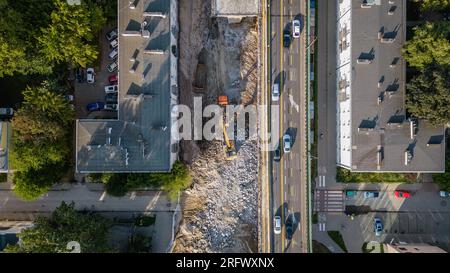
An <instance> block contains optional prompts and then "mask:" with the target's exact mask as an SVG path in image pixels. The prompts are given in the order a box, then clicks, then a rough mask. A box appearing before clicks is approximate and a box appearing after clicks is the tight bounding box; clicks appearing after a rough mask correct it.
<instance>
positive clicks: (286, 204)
mask: <svg viewBox="0 0 450 273" xmlns="http://www.w3.org/2000/svg"><path fill="white" fill-rule="evenodd" d="M305 13H306V1H304V0H282V1H272V2H271V4H270V9H269V15H268V16H269V23H268V32H269V34H268V37H269V44H270V49H269V55H270V56H269V61H268V62H269V65H268V67H269V71H270V74H271V84H273V83H278V84H279V85H280V93H281V96H280V100H279V102H272V103H273V104H279V106H280V126H279V127H280V148H281V160H280V161H279V162H275V161H272V164H271V167H272V169H271V170H269V172H270V173H271V175H272V176H271V182H272V190H271V193H272V196H271V200H272V202H271V204H272V216H274V215H279V216H281V218H282V223H283V228H282V232H281V234H279V235H276V234H274V233H273V231H272V236H271V245H272V251H273V252H275V253H282V252H293V253H302V252H307V223H306V215H307V204H306V203H307V200H306V194H307V193H306V184H307V178H306V160H307V158H306V141H307V140H306V137H307V135H306V134H307V133H306V96H307V94H306V86H305V80H306V72H305V68H306V46H305V44H306V37H305V35H306V30H305V23H306V22H305V17H304V15H305ZM294 18H299V19H300V18H301V21H302V25H303V26H302V34H301V36H300V38H297V39H294V38H292V37H291V44H290V45H289V47H284V46H283V32H284V31H285V30H289V32H290V33H291V32H292V28H291V25H292V20H293V19H294ZM269 88H271V86H270V87H269ZM272 129H274V128H272ZM285 134H289V135H290V137H291V142H292V149H291V152H290V153H289V154H285V153H284V152H283V145H282V138H283V135H285ZM270 159H272V157H271V158H270ZM302 215H304V216H305V217H303V216H302ZM289 218H290V219H291V221H292V222H293V232H291V233H289V232H286V228H285V227H286V226H285V225H284V223H286V221H287V220H288V219H289Z"/></svg>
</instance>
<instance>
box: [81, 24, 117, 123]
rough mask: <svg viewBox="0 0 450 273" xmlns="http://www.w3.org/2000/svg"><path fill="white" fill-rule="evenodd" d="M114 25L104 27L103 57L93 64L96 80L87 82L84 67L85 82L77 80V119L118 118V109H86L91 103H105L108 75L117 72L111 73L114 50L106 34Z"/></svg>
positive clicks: (102, 35) (101, 43)
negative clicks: (109, 66)
mask: <svg viewBox="0 0 450 273" xmlns="http://www.w3.org/2000/svg"><path fill="white" fill-rule="evenodd" d="M113 28H114V26H110V27H105V28H103V29H102V33H101V35H100V48H101V58H100V62H99V63H98V64H93V65H92V66H89V67H93V68H94V70H95V82H94V83H87V82H86V69H82V73H83V78H84V80H83V82H81V83H80V82H78V81H77V80H75V111H76V117H77V119H116V118H117V111H107V110H100V111H88V110H87V109H86V107H87V105H88V104H89V103H94V102H102V103H105V86H107V85H109V81H108V77H109V76H111V75H113V74H115V73H117V70H116V71H115V72H113V73H109V72H108V70H107V67H108V65H109V64H110V63H112V62H113V61H112V60H111V59H109V57H108V55H109V53H110V52H111V51H112V49H111V48H110V45H109V41H108V40H107V39H106V37H105V35H106V33H108V32H109V31H110V30H112V29H113Z"/></svg>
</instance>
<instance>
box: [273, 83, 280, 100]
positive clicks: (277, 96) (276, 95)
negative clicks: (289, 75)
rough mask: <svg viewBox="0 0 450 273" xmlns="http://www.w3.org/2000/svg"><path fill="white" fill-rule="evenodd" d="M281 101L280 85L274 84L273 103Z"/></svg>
mask: <svg viewBox="0 0 450 273" xmlns="http://www.w3.org/2000/svg"><path fill="white" fill-rule="evenodd" d="M279 100H280V85H279V84H278V83H274V84H273V85H272V101H279Z"/></svg>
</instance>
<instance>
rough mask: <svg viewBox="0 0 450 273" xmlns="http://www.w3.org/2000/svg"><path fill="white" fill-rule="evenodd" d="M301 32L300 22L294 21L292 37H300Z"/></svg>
mask: <svg viewBox="0 0 450 273" xmlns="http://www.w3.org/2000/svg"><path fill="white" fill-rule="evenodd" d="M300 32H301V23H300V20H293V21H292V37H294V38H298V37H300Z"/></svg>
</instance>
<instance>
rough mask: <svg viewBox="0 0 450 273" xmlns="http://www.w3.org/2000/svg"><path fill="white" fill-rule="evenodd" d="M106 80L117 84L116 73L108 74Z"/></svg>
mask: <svg viewBox="0 0 450 273" xmlns="http://www.w3.org/2000/svg"><path fill="white" fill-rule="evenodd" d="M108 80H109V83H110V84H117V80H118V77H117V74H114V75H111V76H109V78H108Z"/></svg>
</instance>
